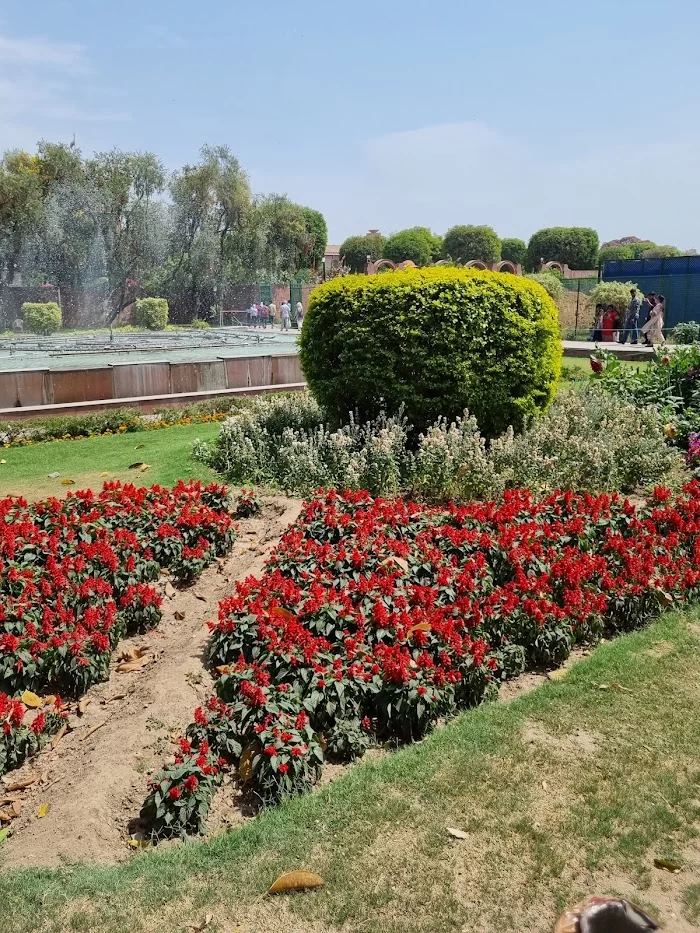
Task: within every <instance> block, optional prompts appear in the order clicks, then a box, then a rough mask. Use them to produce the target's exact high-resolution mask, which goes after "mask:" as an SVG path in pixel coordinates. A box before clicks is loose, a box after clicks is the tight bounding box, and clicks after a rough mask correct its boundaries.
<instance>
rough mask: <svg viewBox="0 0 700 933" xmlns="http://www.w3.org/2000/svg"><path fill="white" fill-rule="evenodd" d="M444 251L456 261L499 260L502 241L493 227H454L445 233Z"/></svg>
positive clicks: (447, 256) (446, 255)
mask: <svg viewBox="0 0 700 933" xmlns="http://www.w3.org/2000/svg"><path fill="white" fill-rule="evenodd" d="M442 251H443V253H444V254H445V257H446V258H449V259H452V260H453V261H454V262H463V263H464V262H471V260H472V259H481V260H482V261H483V262H498V260H499V259H500V258H501V241H500V239H499V236H498V234H497V233H496V231H495V230H494V229H493V228H492V227H475V226H472V225H466V226H458V227H452V229H451V230H448V231H447V233H446V234H445V239H444V241H443V244H442Z"/></svg>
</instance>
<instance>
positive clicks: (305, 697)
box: [142, 483, 700, 837]
mask: <svg viewBox="0 0 700 933" xmlns="http://www.w3.org/2000/svg"><path fill="white" fill-rule="evenodd" d="M699 528H700V485H699V484H697V483H693V484H691V485H690V486H688V487H687V488H686V489H685V490H684V492H683V494H682V495H681V496H679V497H677V498H675V499H672V498H671V496H670V493H668V492H667V491H665V490H661V489H659V490H656V491H655V494H654V497H653V499H652V500H651V501H650V502H649V504H648V505H647V506H645V507H643V508H636V507H635V506H634V505H632V504H630V503H629V502H627V501H626V500H623V499H621V498H619V497H617V496H599V497H592V496H579V495H575V494H573V493H559V494H555V495H552V496H550V497H548V498H547V499H544V500H542V501H536V500H534V499H533V498H532V496H531V495H530V494H529V493H528V492H526V491H521V490H516V491H513V492H511V493H509V494H508V495H507V496H506V499H505V501H504V502H503V503H502V504H497V503H474V504H470V505H467V506H464V507H457V506H450V507H448V508H442V509H435V508H426V507H422V506H419V505H415V504H413V503H407V502H404V501H401V500H396V501H386V500H380V499H377V500H373V499H372V498H370V496H369V495H367V494H365V493H345V494H342V495H341V494H338V493H336V492H334V491H331V492H329V493H328V494H326V495H323V496H319V497H317V498H315V499H312V500H311V501H310V502H308V503H306V505H305V506H304V509H303V512H302V515H301V517H300V519H299V521H298V522H297V523H296V524H295V525H294V526H292V528H291V529H290V530H289V531H288V532H287V533H286V534H285V536H284V537H283V538H282V540H281V542H280V544H279V546H278V547H277V549H276V551H275V553H274V554H273V556H272V558H271V559H270V561H269V562H268V565H267V568H266V571H265V574H264V575H263V577H262V578H261V579H254V578H251V579H248V580H246V581H245V582H243V583H239V584H237V586H236V592H235V594H234V595H233V596H231V597H230V598H229V599H226V600H224V601H223V602H222V603H221V604H220V608H219V619H218V622H217V623H216V624H212V626H211V628H212V639H211V647H210V655H211V661H212V665H213V666H214V667H215V668H216V669H217V671H218V673H219V674H220V677H219V679H218V682H217V694H218V696H217V697H215V698H213V699H212V700H211V701H210V703H209V705H208V707H207V708H206V709H200V710H198V711H197V713H196V715H195V722H194V723H193V725H192V726H191V727H190V729H189V730H188V733H187V743H186V745H183V746H182V747H181V749H180V750H179V754H178V756H177V759H176V764H175V765H174V766H173V767H171V768H168V769H166V770H165V771H164V772H163V773H161V774H160V775H158V776H157V777H156V778H155V780H154V781H153V782H152V784H151V794H150V796H149V798H148V799H147V801H146V803H145V805H144V808H143V811H142V815H143V817H144V819H145V820H146V821H148V823H149V824H150V825H151V827H152V830H153V833H154V835H155V836H156V837H158V836H159V835H162V834H172V833H185V832H192V831H197V830H198V829H200V828H201V823H202V819H203V816H204V813H205V812H206V809H207V808H208V802H209V800H210V799H211V795H212V794H213V792H214V787H215V785H216V783H217V780H218V779H219V777H220V769H221V767H222V759H223V760H225V761H227V762H229V763H232V764H237V765H238V772H239V777H240V779H241V780H242V781H244V782H245V783H247V784H248V785H249V786H251V787H252V788H254V789H255V791H256V792H257V793H258V794H259V796H260V798H261V799H262V800H263V801H265V802H274V801H278V800H280V799H281V798H282V797H284V796H285V795H288V794H291V793H297V792H299V791H301V790H304V789H306V788H308V787H309V786H310V785H311V784H312V783H313V782H314V780H315V779H316V778H317V776H318V774H319V772H320V769H321V766H322V763H323V760H324V757H325V756H333V757H335V758H340V759H343V760H349V759H352V758H353V757H356V756H358V755H361V754H362V753H363V751H364V749H365V748H366V747H367V745H368V743H369V742H370V741H371V740H374V739H392V738H393V739H399V740H402V741H410V740H415V739H417V738H420V737H421V736H422V735H424V734H425V733H426V732H427V731H428V730H429V729H430V728H432V727H433V726H434V724H435V723H436V721H437V720H438V719H439V718H440V717H446V716H450V715H453V714H455V713H456V712H457V711H458V710H460V709H464V708H465V707H468V706H470V705H473V704H475V703H478V702H480V701H481V700H482V699H483V697H484V695H485V694H486V693H487V691H489V690H491V689H494V687H495V685H496V684H497V683H498V682H499V681H500V680H502V679H504V678H506V677H510V676H513V675H515V674H518V673H520V672H521V671H523V670H524V669H525V668H526V667H540V668H547V667H554V666H557V665H559V664H561V662H563V661H564V660H565V659H566V657H567V656H568V654H569V652H570V650H571V648H572V646H573V644H574V643H575V642H577V641H584V640H585V641H592V640H595V639H596V638H597V637H599V636H600V635H601V634H603V633H604V632H606V633H608V634H614V633H617V632H623V631H629V630H631V629H634V628H637V627H639V626H641V625H643V624H645V623H646V622H648V621H649V620H650V619H651V618H652V617H654V616H655V615H656V614H658V612H659V610H660V607H662V606H664V605H668V604H670V603H672V602H673V601H674V600H681V599H689V598H695V597H696V596H697V595H698V592H699V589H700V572H699V568H700V550H699V548H700V545H699V544H698V537H697V534H698V529H699ZM203 749H205V751H204V752H203V751H202V750H203ZM202 759H204V764H206V765H207V766H211V767H212V768H213V769H214V770H213V771H210V772H209V773H208V774H207V778H208V779H209V781H208V784H207V787H206V790H203V788H202V784H201V781H200V782H198V784H197V792H198V794H199V798H198V801H196V802H194V803H193V800H192V795H191V794H190V793H189V792H188V790H187V787H186V786H185V785H184V781H186V780H187V778H188V777H189V776H190V773H191V767H192V765H193V763H194V766H196V767H202ZM210 759H211V760H210ZM202 797H205V798H206V802H205V804H204V805H201V806H200V804H201V799H202Z"/></svg>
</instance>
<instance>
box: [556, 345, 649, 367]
mask: <svg viewBox="0 0 700 933" xmlns="http://www.w3.org/2000/svg"><path fill="white" fill-rule="evenodd" d="M562 344H563V346H564V356H578V357H586V356H590V355H591V353H593V351H594V350H595V348H596V346H598V347H599V348H600V349H601V350H609V351H610V352H611V353H614V354H615V355H616V356H619V357H620V359H621V360H630V361H631V362H639V361H640V360H648V359H649V357H650V356H651V355H652V354H653V353H654V350H653V348H652V347H645V346H644V345H643V344H636V345H634V344H630V343H626V344H621V343H608V342H602V341H601V342H599V343H598V344H595V343H593V342H592V341H590V340H562Z"/></svg>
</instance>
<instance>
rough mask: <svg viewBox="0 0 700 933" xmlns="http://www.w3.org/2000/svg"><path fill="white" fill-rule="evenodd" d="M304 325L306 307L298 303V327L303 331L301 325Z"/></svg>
mask: <svg viewBox="0 0 700 933" xmlns="http://www.w3.org/2000/svg"><path fill="white" fill-rule="evenodd" d="M303 323H304V305H303V304H302V303H301V302H300V301H297V326H298V327H299V330H301V325H302V324H303Z"/></svg>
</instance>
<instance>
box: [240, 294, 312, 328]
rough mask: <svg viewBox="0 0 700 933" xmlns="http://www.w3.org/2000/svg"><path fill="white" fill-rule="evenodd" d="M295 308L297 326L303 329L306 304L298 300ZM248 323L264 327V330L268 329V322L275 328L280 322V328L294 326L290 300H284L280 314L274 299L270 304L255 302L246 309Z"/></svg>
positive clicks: (250, 325)
mask: <svg viewBox="0 0 700 933" xmlns="http://www.w3.org/2000/svg"><path fill="white" fill-rule="evenodd" d="M295 310H296V319H297V327H298V328H299V330H301V325H302V324H303V323H304V305H303V304H302V303H301V302H300V301H297V306H296V309H295ZM246 324H247V325H248V326H249V327H262V329H263V330H267V325H268V324H269V325H270V327H272V328H273V329H274V327H275V324H279V326H280V330H282V331H284V330H289V329H290V328H291V326H292V306H291V304H290V302H289V301H286V300H285V301H283V302H282V304H281V305H280V309H279V314H278V312H277V305H276V304H275V303H274V301H271V302H270V304H269V305H265V304H260V303H257V302H253V304H252V305H251V306H250V307H249V308H248V310H247V311H246Z"/></svg>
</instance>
